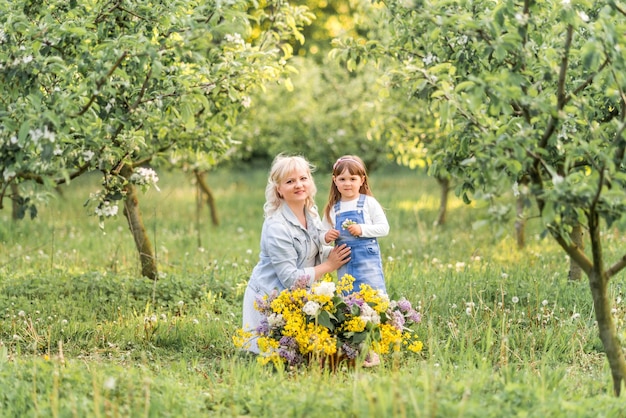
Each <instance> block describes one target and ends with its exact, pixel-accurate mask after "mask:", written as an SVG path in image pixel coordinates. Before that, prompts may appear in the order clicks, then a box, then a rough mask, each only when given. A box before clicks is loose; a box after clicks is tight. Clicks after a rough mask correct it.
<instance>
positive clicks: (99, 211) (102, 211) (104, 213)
mask: <svg viewBox="0 0 626 418" xmlns="http://www.w3.org/2000/svg"><path fill="white" fill-rule="evenodd" d="M94 211H95V212H96V215H98V216H99V217H103V218H112V217H114V216H116V215H117V212H118V211H119V207H118V206H117V205H116V204H111V202H110V201H108V200H105V201H104V202H102V203H100V204H99V205H98V207H96V208H95V209H94Z"/></svg>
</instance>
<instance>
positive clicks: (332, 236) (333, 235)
mask: <svg viewBox="0 0 626 418" xmlns="http://www.w3.org/2000/svg"><path fill="white" fill-rule="evenodd" d="M337 238H339V231H337V230H336V229H331V230H329V231H328V232H327V233H326V235H325V236H324V239H325V240H326V243H327V244H328V243H329V242H331V241H334V240H336V239H337Z"/></svg>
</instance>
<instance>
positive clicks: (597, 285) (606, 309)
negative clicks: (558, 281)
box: [577, 210, 626, 396]
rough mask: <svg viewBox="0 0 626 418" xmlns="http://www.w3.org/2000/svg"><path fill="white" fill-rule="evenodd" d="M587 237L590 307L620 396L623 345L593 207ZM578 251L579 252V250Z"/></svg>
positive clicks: (623, 372)
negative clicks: (610, 295) (589, 249)
mask: <svg viewBox="0 0 626 418" xmlns="http://www.w3.org/2000/svg"><path fill="white" fill-rule="evenodd" d="M587 219H588V227H589V240H590V243H591V253H592V255H593V266H592V268H591V269H589V270H586V271H587V276H588V277H589V288H590V289H591V297H592V298H593V307H594V309H595V311H596V320H597V322H598V331H599V333H600V340H602V345H603V346H604V352H605V353H606V357H607V360H608V361H609V366H610V367H611V376H612V377H613V392H614V393H615V396H619V395H620V393H621V390H622V382H624V381H625V379H626V361H625V360H624V352H623V351H622V345H621V344H620V340H619V338H618V336H617V330H616V329H615V323H614V322H613V315H612V313H611V308H612V305H613V304H612V301H611V299H610V298H609V295H608V284H609V279H610V277H611V274H610V273H609V272H607V271H606V270H605V268H604V260H603V256H602V241H601V238H600V227H599V216H598V214H597V212H595V210H592V211H590V213H587ZM577 250H579V253H580V252H581V251H580V249H577Z"/></svg>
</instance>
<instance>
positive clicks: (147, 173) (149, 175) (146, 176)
mask: <svg viewBox="0 0 626 418" xmlns="http://www.w3.org/2000/svg"><path fill="white" fill-rule="evenodd" d="M129 180H130V182H131V183H133V184H137V185H139V186H153V187H154V188H155V189H157V190H158V191H160V189H159V188H158V187H157V185H156V184H157V183H158V182H159V176H158V175H157V173H156V171H154V170H153V169H151V168H145V167H139V168H138V169H136V170H135V172H134V173H133V174H132V175H131V176H130V179H129Z"/></svg>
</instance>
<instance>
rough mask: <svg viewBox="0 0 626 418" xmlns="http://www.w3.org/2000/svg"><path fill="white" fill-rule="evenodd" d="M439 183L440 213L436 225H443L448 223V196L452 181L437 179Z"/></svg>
mask: <svg viewBox="0 0 626 418" xmlns="http://www.w3.org/2000/svg"><path fill="white" fill-rule="evenodd" d="M437 183H439V188H440V195H439V196H440V200H439V213H437V220H436V221H435V225H443V224H445V223H446V213H447V210H448V195H449V194H450V179H448V178H440V177H437Z"/></svg>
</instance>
